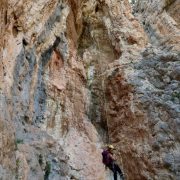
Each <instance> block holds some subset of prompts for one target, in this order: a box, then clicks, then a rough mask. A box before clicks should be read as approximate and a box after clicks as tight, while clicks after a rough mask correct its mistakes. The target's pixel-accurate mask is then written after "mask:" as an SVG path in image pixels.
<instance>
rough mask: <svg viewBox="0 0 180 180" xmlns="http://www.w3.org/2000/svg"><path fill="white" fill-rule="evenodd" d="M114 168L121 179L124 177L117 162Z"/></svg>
mask: <svg viewBox="0 0 180 180" xmlns="http://www.w3.org/2000/svg"><path fill="white" fill-rule="evenodd" d="M114 169H115V170H116V172H118V173H119V175H120V177H121V178H122V179H124V177H123V173H122V171H121V169H120V167H119V166H118V165H117V164H114Z"/></svg>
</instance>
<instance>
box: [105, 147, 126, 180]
mask: <svg viewBox="0 0 180 180" xmlns="http://www.w3.org/2000/svg"><path fill="white" fill-rule="evenodd" d="M113 150H115V148H114V146H113V145H108V146H107V148H106V149H105V150H103V152H102V157H103V163H104V165H105V166H106V167H108V168H109V169H110V170H111V171H113V173H114V180H117V173H119V175H120V177H121V179H122V180H123V179H124V176H123V173H122V171H121V169H120V167H119V166H118V165H117V164H116V162H115V161H116V157H115V155H114V153H113Z"/></svg>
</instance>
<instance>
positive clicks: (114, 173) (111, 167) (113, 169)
mask: <svg viewBox="0 0 180 180" xmlns="http://www.w3.org/2000/svg"><path fill="white" fill-rule="evenodd" d="M108 168H109V169H110V170H111V171H112V172H113V175H114V180H117V170H116V167H115V164H111V165H109V166H108Z"/></svg>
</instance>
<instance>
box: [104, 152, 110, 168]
mask: <svg viewBox="0 0 180 180" xmlns="http://www.w3.org/2000/svg"><path fill="white" fill-rule="evenodd" d="M102 162H103V164H104V165H106V166H107V165H109V164H110V163H111V158H110V157H109V152H108V151H107V150H104V151H103V152H102Z"/></svg>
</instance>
